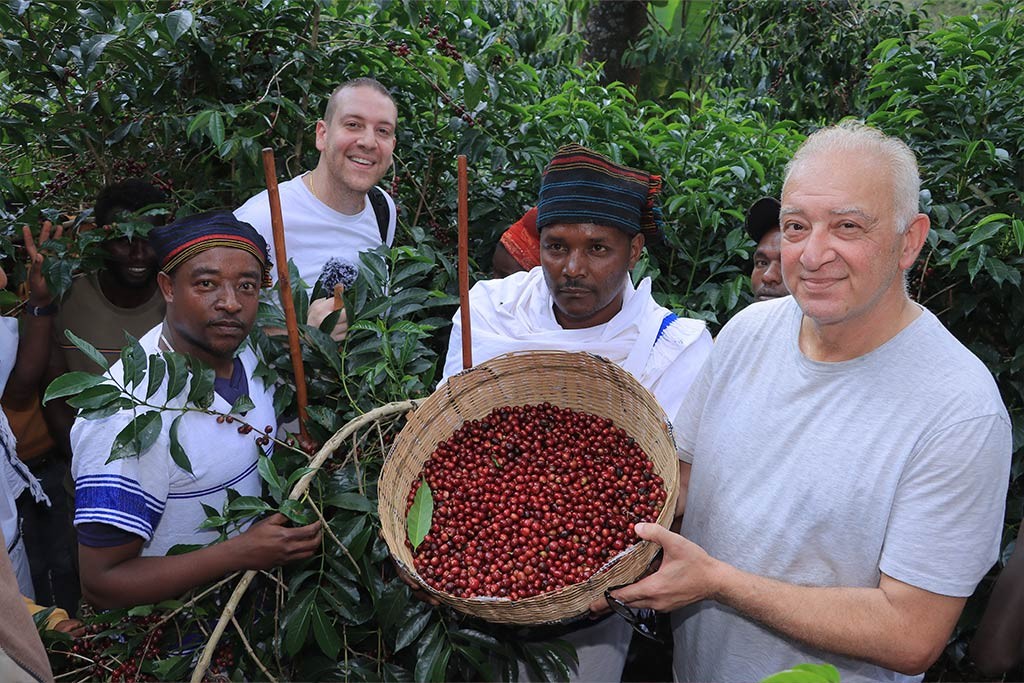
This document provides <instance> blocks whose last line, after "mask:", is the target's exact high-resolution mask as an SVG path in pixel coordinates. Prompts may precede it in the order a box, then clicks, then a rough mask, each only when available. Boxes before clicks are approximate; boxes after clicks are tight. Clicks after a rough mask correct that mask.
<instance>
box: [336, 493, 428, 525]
mask: <svg viewBox="0 0 1024 683" xmlns="http://www.w3.org/2000/svg"><path fill="white" fill-rule="evenodd" d="M324 505H325V506H329V507H336V508H341V509H343V510H355V511H356V512H371V513H372V512H376V511H377V506H376V505H374V503H373V502H372V501H371V500H370V499H369V498H367V497H366V496H363V495H360V494H358V493H334V494H331V495H330V496H327V497H326V498H324ZM413 505H415V502H414V503H413ZM410 513H411V511H410ZM431 514H433V512H431ZM428 524H429V522H428ZM427 528H428V529H429V528H430V527H429V526H428V527H427Z"/></svg>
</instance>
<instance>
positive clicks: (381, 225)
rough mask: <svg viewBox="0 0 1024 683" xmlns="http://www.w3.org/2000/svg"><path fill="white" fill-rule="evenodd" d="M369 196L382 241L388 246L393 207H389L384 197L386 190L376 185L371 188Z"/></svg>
mask: <svg viewBox="0 0 1024 683" xmlns="http://www.w3.org/2000/svg"><path fill="white" fill-rule="evenodd" d="M367 196H368V197H369V198H370V206H372V207H373V215H374V216H376V217H377V230H379V231H380V241H381V243H382V244H387V242H388V222H389V219H390V218H391V207H389V206H388V200H387V199H386V198H385V197H384V190H382V189H380V188H379V187H377V186H376V185H374V186H373V187H371V188H370V191H369V192H368V193H367Z"/></svg>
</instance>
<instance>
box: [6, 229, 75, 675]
mask: <svg viewBox="0 0 1024 683" xmlns="http://www.w3.org/2000/svg"><path fill="white" fill-rule="evenodd" d="M51 231H52V226H51V225H50V223H49V221H46V222H44V223H43V227H42V230H41V231H40V235H39V243H40V244H43V243H45V242H46V241H47V240H49V239H50V237H51V234H52V236H53V238H54V239H60V236H61V228H60V227H59V226H58V228H57V229H56V231H53V232H52V233H51ZM22 233H23V235H24V239H25V251H26V252H27V253H28V257H29V270H28V276H29V277H28V289H29V298H28V301H27V302H25V308H26V311H27V313H28V316H27V320H26V321H25V327H24V331H23V332H22V333H19V330H18V323H17V319H16V318H12V317H6V316H5V317H3V318H2V319H0V393H2V394H3V395H4V397H5V398H7V399H8V400H10V401H11V402H12V404H13V405H15V406H21V405H23V404H26V403H29V402H31V401H33V400H35V399H36V394H35V393H34V388H35V387H36V386H38V384H39V380H40V378H41V377H42V375H43V372H44V370H45V368H46V363H47V357H48V355H49V348H50V346H49V339H50V335H51V330H50V325H51V320H52V318H51V317H50V316H47V315H36V313H37V312H38V311H39V310H45V309H46V308H47V307H48V306H50V305H51V303H52V299H51V297H50V294H49V289H48V287H47V286H46V280H45V279H44V278H43V268H42V266H43V261H44V256H43V254H42V253H41V252H40V250H39V249H37V248H36V243H35V240H34V239H33V238H32V233H31V232H30V231H29V229H28V228H27V227H26V228H24V229H23V231H22ZM6 287H7V273H6V272H5V271H4V269H3V268H0V289H4V288H6ZM8 380H13V381H8ZM29 497H30V498H31V500H33V501H34V502H36V503H37V504H39V505H49V500H48V499H47V496H46V493H45V492H44V491H43V490H42V487H41V486H40V483H39V481H38V480H37V479H36V478H35V477H34V476H33V475H32V473H31V471H29V469H28V468H27V466H26V465H25V464H24V463H23V462H22V461H21V460H20V459H19V458H18V455H17V444H16V443H15V439H14V435H13V434H12V433H11V429H10V427H9V425H8V423H7V417H6V416H5V414H4V413H3V412H0V536H2V537H3V538H5V539H9V540H5V541H4V548H5V552H4V558H3V562H4V563H5V564H6V567H7V568H8V569H9V571H10V575H11V577H12V580H13V581H14V582H15V583H16V585H17V589H18V592H19V593H20V594H21V596H22V599H21V600H22V601H23V602H24V605H27V607H28V609H27V610H26V609H23V607H21V606H19V608H17V611H18V612H19V614H20V613H21V612H24V613H25V614H35V613H37V612H40V611H42V610H44V609H46V608H45V607H44V606H42V605H37V604H36V603H35V587H34V585H33V582H32V575H31V573H30V571H29V559H28V554H27V552H26V549H25V544H24V541H23V539H22V538H21V528H20V520H19V514H18V506H16V504H15V502H16V501H18V502H19V503H20V502H21V501H22V500H25V499H26V498H29ZM5 615H6V616H5V619H8V618H9V619H13V620H15V621H16V622H19V620H20V616H16V615H12V614H11V613H9V612H5ZM19 623H20V622H19ZM30 623H31V622H30ZM80 626H81V622H79V621H78V620H76V619H70V618H69V616H68V613H67V611H65V610H63V609H60V608H55V609H54V610H53V611H52V612H51V613H50V615H49V617H48V618H47V620H46V627H47V628H51V629H54V630H57V631H63V632H68V633H70V632H74V631H76V630H77V629H78V628H79V627H80ZM32 630H33V631H34V630H35V628H34V627H32ZM25 637H26V638H27V636H25ZM21 640H22V641H23V639H21ZM23 644H24V643H23ZM2 645H3V643H2V642H0V646H2ZM0 649H2V647H0ZM3 666H4V665H3V664H2V663H0V673H3ZM0 679H2V680H9V679H8V678H6V677H4V676H0Z"/></svg>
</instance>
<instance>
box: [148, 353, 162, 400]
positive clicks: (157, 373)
mask: <svg viewBox="0 0 1024 683" xmlns="http://www.w3.org/2000/svg"><path fill="white" fill-rule="evenodd" d="M148 374H149V385H148V386H147V387H146V398H152V396H153V394H155V393H156V391H157V389H159V388H160V385H161V384H163V381H164V375H166V374H167V363H166V362H164V359H163V357H161V356H160V355H158V354H155V353H154V354H153V355H152V356H150V357H149V373H148Z"/></svg>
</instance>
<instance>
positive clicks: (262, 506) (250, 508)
mask: <svg viewBox="0 0 1024 683" xmlns="http://www.w3.org/2000/svg"><path fill="white" fill-rule="evenodd" d="M269 510H270V505H268V504H267V503H266V501H264V500H261V499H259V498H257V497H256V496H239V497H238V498H235V499H234V500H233V501H231V502H230V503H229V504H228V511H229V512H236V513H239V514H242V515H245V516H246V517H253V516H255V515H262V514H263V513H265V512H267V511H269Z"/></svg>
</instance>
